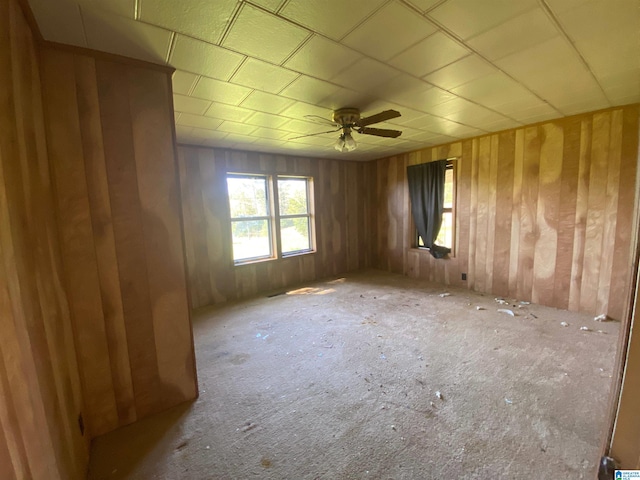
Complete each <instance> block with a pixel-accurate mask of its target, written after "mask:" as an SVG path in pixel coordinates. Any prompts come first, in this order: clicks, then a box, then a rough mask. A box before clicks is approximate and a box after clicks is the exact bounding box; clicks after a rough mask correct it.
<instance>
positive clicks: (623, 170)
mask: <svg viewBox="0 0 640 480" xmlns="http://www.w3.org/2000/svg"><path fill="white" fill-rule="evenodd" d="M622 122H623V123H622V129H623V130H622V147H621V152H620V188H619V189H618V213H617V217H619V218H620V219H626V218H631V217H632V215H633V202H634V185H635V169H636V165H637V160H636V159H635V157H636V156H637V152H638V138H637V136H636V135H634V134H633V132H638V130H639V127H638V114H637V112H636V111H634V110H633V109H625V110H624V111H623V119H622ZM633 229H634V226H633V225H632V224H631V223H630V222H626V221H617V222H616V240H615V247H614V250H613V265H612V267H611V289H610V292H609V306H608V309H607V310H608V312H609V315H611V316H612V317H613V318H622V316H623V314H624V301H625V298H626V285H628V283H629V278H628V277H629V255H631V237H632V232H633Z"/></svg>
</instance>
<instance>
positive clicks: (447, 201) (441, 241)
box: [416, 160, 455, 251]
mask: <svg viewBox="0 0 640 480" xmlns="http://www.w3.org/2000/svg"><path fill="white" fill-rule="evenodd" d="M454 203H455V169H454V165H453V162H452V161H451V160H449V162H447V169H446V170H445V174H444V206H443V209H442V225H441V226H440V232H439V233H438V238H436V245H440V246H441V247H447V248H450V249H451V251H453V240H454V238H455V205H454ZM416 236H417V237H418V241H417V244H418V247H419V248H424V242H423V241H422V237H420V235H418V232H417V231H416Z"/></svg>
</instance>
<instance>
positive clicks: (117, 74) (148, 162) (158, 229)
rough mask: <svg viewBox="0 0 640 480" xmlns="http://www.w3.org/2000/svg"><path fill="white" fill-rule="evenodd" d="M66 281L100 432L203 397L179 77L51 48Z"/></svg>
mask: <svg viewBox="0 0 640 480" xmlns="http://www.w3.org/2000/svg"><path fill="white" fill-rule="evenodd" d="M41 56H42V77H43V95H44V97H43V98H44V107H45V123H46V125H47V138H48V147H49V157H50V162H51V166H52V173H53V180H54V184H55V208H56V210H57V216H58V221H59V232H60V241H61V247H62V257H63V265H64V270H63V271H64V280H65V285H66V287H67V291H68V296H69V305H70V312H71V319H72V321H73V326H74V331H75V336H76V337H75V338H76V347H77V353H78V363H79V366H80V378H81V381H82V390H83V393H84V403H85V412H86V414H85V418H86V423H87V427H88V429H89V432H90V435H91V436H96V435H100V434H103V433H105V432H107V431H110V430H112V429H114V428H117V427H118V426H121V425H125V424H128V423H131V422H133V421H135V420H137V419H140V418H142V417H145V416H147V415H149V414H152V413H155V412H158V411H161V410H164V409H166V408H168V407H171V406H173V405H176V404H178V403H180V402H182V401H185V400H189V399H193V398H194V397H195V396H196V394H197V393H196V377H195V361H194V350H193V341H192V335H191V323H190V314H189V306H188V295H187V286H186V271H185V265H184V243H183V241H182V227H181V218H180V194H179V182H178V177H177V164H176V160H175V154H174V152H175V147H174V135H173V130H172V128H173V127H172V119H173V112H172V104H171V84H170V81H171V79H170V75H169V73H168V72H167V71H166V70H154V69H150V68H146V67H139V66H135V65H129V64H125V63H119V62H117V61H113V60H111V59H110V58H105V57H102V56H97V57H94V56H90V55H86V54H82V53H69V52H67V51H62V50H56V49H51V48H43V49H42V51H41Z"/></svg>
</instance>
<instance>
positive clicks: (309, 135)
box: [287, 127, 342, 141]
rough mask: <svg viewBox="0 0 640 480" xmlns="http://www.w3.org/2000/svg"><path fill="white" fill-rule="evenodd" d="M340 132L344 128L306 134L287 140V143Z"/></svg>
mask: <svg viewBox="0 0 640 480" xmlns="http://www.w3.org/2000/svg"><path fill="white" fill-rule="evenodd" d="M340 130H342V127H338V128H336V129H335V130H329V131H326V132H318V133H307V134H305V135H299V136H297V137H291V138H287V141H289V140H295V139H297V138H304V137H313V136H315V135H322V134H324V133H334V132H339V131H340Z"/></svg>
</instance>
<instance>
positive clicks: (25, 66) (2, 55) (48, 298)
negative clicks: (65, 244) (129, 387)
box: [0, 0, 89, 480]
mask: <svg viewBox="0 0 640 480" xmlns="http://www.w3.org/2000/svg"><path fill="white" fill-rule="evenodd" d="M0 84H1V85H2V88H0V224H1V225H2V228H0V331H2V335H0V477H2V478H17V479H23V478H29V479H47V480H49V479H54V480H57V479H80V478H84V476H85V473H86V465H87V457H88V440H89V439H88V437H83V436H82V434H81V432H80V429H79V427H78V417H79V416H80V415H82V414H83V413H84V412H83V408H84V407H83V402H82V397H81V395H80V388H81V387H80V378H79V376H78V365H77V361H76V350H75V345H74V342H73V337H72V335H71V318H70V313H69V306H68V304H67V298H66V295H65V293H66V292H65V289H64V287H62V277H63V272H62V267H61V262H60V246H59V243H58V231H57V225H56V215H55V211H54V209H53V206H52V205H53V195H52V190H51V180H50V177H51V173H50V169H49V162H48V151H47V145H46V133H45V119H44V115H43V107H42V103H41V99H42V92H41V81H40V65H39V60H38V46H37V45H36V43H35V40H34V37H33V34H32V32H31V31H30V29H29V26H28V24H27V21H26V19H25V17H24V15H23V12H22V11H21V9H20V7H19V5H18V3H17V2H15V1H13V0H2V1H0Z"/></svg>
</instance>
